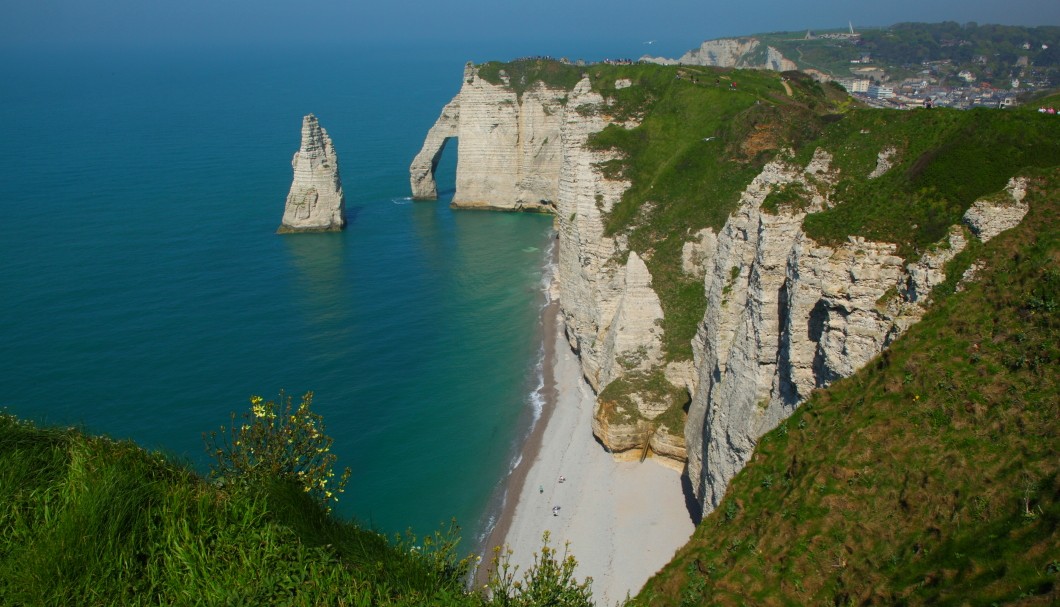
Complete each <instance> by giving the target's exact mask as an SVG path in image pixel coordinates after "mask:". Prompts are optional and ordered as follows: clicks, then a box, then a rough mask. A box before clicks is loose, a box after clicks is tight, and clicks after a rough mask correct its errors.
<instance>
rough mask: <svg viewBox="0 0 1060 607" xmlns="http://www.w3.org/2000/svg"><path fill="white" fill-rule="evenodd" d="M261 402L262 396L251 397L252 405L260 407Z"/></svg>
mask: <svg viewBox="0 0 1060 607" xmlns="http://www.w3.org/2000/svg"><path fill="white" fill-rule="evenodd" d="M261 401H262V398H261V397H260V396H251V397H250V402H251V404H254V405H260V404H261Z"/></svg>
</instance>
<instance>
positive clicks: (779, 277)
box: [685, 153, 1022, 512]
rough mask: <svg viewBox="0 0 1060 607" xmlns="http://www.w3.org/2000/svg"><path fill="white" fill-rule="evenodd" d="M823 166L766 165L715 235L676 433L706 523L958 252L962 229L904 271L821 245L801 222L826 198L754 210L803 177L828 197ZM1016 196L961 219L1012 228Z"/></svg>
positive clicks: (897, 323)
mask: <svg viewBox="0 0 1060 607" xmlns="http://www.w3.org/2000/svg"><path fill="white" fill-rule="evenodd" d="M887 155H888V156H889V154H887ZM827 160H828V158H827V155H824V154H821V153H818V154H816V155H815V157H814V160H813V161H812V162H811V163H810V164H809V165H808V166H807V167H806V169H805V170H804V172H801V173H800V172H799V171H797V170H795V169H793V168H792V167H790V166H788V165H786V164H784V162H783V161H775V162H773V163H770V164H769V165H767V166H766V167H765V168H764V169H763V171H762V173H761V174H760V175H759V176H758V177H757V178H756V179H755V180H754V181H753V182H752V184H751V185H750V186H749V187H748V188H747V190H746V191H745V192H744V194H743V197H742V199H741V205H740V208H739V209H738V210H737V211H736V212H735V213H734V214H733V215H732V216H730V218H729V220H728V222H727V223H726V225H725V227H724V228H723V229H722V231H721V232H720V233H719V234H718V237H717V249H716V251H715V253H714V255H713V259H714V267H713V270H712V271H709V270H708V273H707V276H706V280H705V288H706V293H707V300H708V303H707V310H706V313H705V315H704V319H703V323H702V325H701V326H700V328H699V332H698V334H697V336H696V340H695V342H694V343H693V346H694V347H693V350H694V352H695V363H696V371H697V378H698V381H699V385H698V388H697V390H696V391H695V392H694V395H693V399H692V404H691V406H690V408H689V414H688V421H687V424H686V427H685V438H686V442H687V449H688V472H689V478H690V480H691V482H692V485H693V488H694V490H695V491H696V495H697V497H698V498H699V499H700V500H701V503H702V504H703V507H704V510H705V511H706V512H709V511H710V510H712V509H713V508H714V507H716V506H717V504H718V503H719V502H720V500H721V498H722V497H723V496H724V494H725V490H726V488H727V486H728V483H729V481H730V480H731V479H732V477H733V476H734V475H735V474H736V473H737V472H739V471H740V470H741V469H742V468H743V466H744V465H745V464H746V462H747V461H748V459H749V458H750V456H751V454H752V453H753V451H754V448H755V446H756V444H757V442H758V439H759V438H760V437H761V436H762V435H763V434H765V433H766V432H768V431H769V430H772V429H773V428H775V427H776V426H777V425H778V424H780V423H781V422H782V421H783V420H784V419H786V418H787V417H788V416H790V415H791V413H792V412H793V411H794V410H795V408H796V407H797V406H798V404H799V403H800V402H802V401H803V400H804V399H806V398H807V397H808V396H809V395H810V393H811V392H812V391H813V390H814V389H816V388H820V387H824V386H827V385H828V384H830V383H831V382H833V381H835V380H837V379H840V378H843V377H847V376H849V375H851V374H853V373H854V372H855V371H857V370H858V369H860V368H861V367H862V366H864V365H865V364H866V363H867V362H869V361H870V360H871V359H872V358H873V357H875V356H876V355H878V354H879V353H880V352H881V351H882V350H883V349H884V348H886V347H887V346H888V345H889V344H890V343H891V342H892V341H893V340H894V339H895V338H897V337H898V336H899V335H900V334H901V333H903V332H904V331H905V330H907V329H908V328H909V327H910V326H912V325H913V324H914V323H916V322H917V321H919V320H920V318H921V317H922V316H923V314H924V313H925V312H926V310H927V306H928V304H929V303H930V294H931V291H932V289H934V288H935V287H936V286H937V285H939V284H940V283H941V282H943V281H944V280H946V275H945V266H946V264H947V263H948V262H949V261H950V260H952V259H953V258H954V257H955V256H956V255H957V254H958V253H959V252H960V251H962V250H963V249H964V248H965V246H966V245H967V235H968V232H967V231H966V230H965V229H964V228H962V227H961V226H953V227H952V228H951V229H950V231H949V233H948V234H947V236H946V238H944V239H943V240H942V241H941V242H939V243H938V244H936V245H935V246H934V247H932V249H931V250H929V251H928V252H927V253H925V254H924V255H922V256H921V258H920V259H919V260H918V261H916V262H915V263H909V264H906V263H905V261H904V260H903V259H902V258H900V257H898V256H896V255H895V254H894V253H895V249H896V247H895V245H893V244H889V243H878V242H871V241H867V240H865V239H864V238H859V237H850V238H849V239H848V241H847V242H846V243H844V244H843V245H840V246H837V247H828V246H823V245H819V244H817V243H815V242H814V241H813V240H811V239H810V238H808V237H807V236H806V235H805V233H804V232H803V230H802V220H803V218H804V217H805V215H806V212H807V211H809V212H812V211H814V210H819V209H821V208H822V207H823V205H826V204H828V201H827V198H828V196H827V195H828V192H824V193H823V195H820V196H815V197H814V200H813V201H812V203H811V204H810V205H809V207H808V208H806V209H803V210H799V211H793V210H791V209H781V211H780V213H779V214H777V215H769V214H765V213H763V212H762V211H761V203H762V201H763V200H764V199H765V197H766V196H767V195H768V192H769V191H770V189H771V188H775V187H778V186H781V185H784V184H786V183H791V182H792V181H801V182H803V184H804V186H806V187H809V186H810V181H809V180H808V179H807V176H809V175H813V176H814V180H813V181H814V182H815V183H817V184H824V185H825V187H826V188H827V187H828V186H829V184H830V183H832V182H834V178H833V177H834V176H833V175H831V173H830V171H829V170H828V169H827ZM1019 191H1020V188H1019V186H1018V184H1016V185H1012V184H1010V188H1009V190H1008V196H1007V197H1002V198H1003V200H1000V201H997V200H994V201H993V202H987V201H980V202H977V203H976V204H975V205H973V208H972V210H971V211H969V213H970V214H972V215H974V216H975V217H976V220H975V221H977V222H978V223H979V224H980V225H991V226H1002V225H1006V226H1008V227H1012V225H1015V224H1014V223H1013V217H1014V216H1015V214H1016V213H1015V212H1014V211H1013V210H1012V209H1013V208H1014V207H1016V206H1018V205H1019V204H1020V203H1018V202H1017V201H1016V200H1017V196H1018V192H1019ZM1020 218H1022V215H1020ZM966 221H969V220H968V219H967V216H966ZM1015 221H1016V223H1018V220H1015ZM987 232H989V231H987Z"/></svg>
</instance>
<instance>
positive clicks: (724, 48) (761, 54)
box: [641, 38, 799, 72]
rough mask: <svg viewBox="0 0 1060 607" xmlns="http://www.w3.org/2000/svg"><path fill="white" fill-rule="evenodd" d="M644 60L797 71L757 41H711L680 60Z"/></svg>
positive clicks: (792, 64) (653, 58)
mask: <svg viewBox="0 0 1060 607" xmlns="http://www.w3.org/2000/svg"><path fill="white" fill-rule="evenodd" d="M641 61H648V62H651V63H658V64H660V65H707V66H713V67H735V68H746V69H760V70H773V71H776V72H786V71H789V70H797V69H799V68H798V66H797V65H796V64H795V62H794V61H792V60H790V59H788V58H786V57H784V55H783V54H782V53H781V52H780V51H778V50H777V49H775V48H773V47H772V46H768V45H763V44H762V42H761V41H760V40H758V39H757V38H721V39H718V40H707V41H705V42H703V44H701V45H699V48H695V49H692V50H690V51H688V52H687V53H685V54H684V55H681V57H680V58H679V59H667V58H665V57H649V56H644V57H641Z"/></svg>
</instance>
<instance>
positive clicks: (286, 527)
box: [0, 414, 589, 606]
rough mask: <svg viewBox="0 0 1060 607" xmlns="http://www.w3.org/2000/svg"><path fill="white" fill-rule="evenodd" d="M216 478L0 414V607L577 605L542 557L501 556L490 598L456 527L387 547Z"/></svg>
mask: <svg viewBox="0 0 1060 607" xmlns="http://www.w3.org/2000/svg"><path fill="white" fill-rule="evenodd" d="M226 480H228V481H229V482H227V483H224V484H219V483H217V482H210V481H207V480H206V479H204V478H202V477H200V476H198V475H197V474H196V473H194V472H193V471H191V470H189V469H188V468H187V467H186V466H184V465H181V464H179V463H175V462H173V461H170V460H169V459H167V458H166V457H164V456H163V455H160V454H158V453H150V452H147V451H145V450H143V449H141V448H140V447H138V446H136V445H135V444H133V443H131V442H128V441H125V442H117V441H113V440H111V439H109V438H105V437H98V436H89V435H87V434H85V433H83V432H81V431H80V430H77V429H72V428H40V427H37V426H35V425H33V424H31V423H29V422H26V421H22V420H19V419H17V418H15V417H13V416H11V415H7V414H0V605H64V606H65V605H339V606H342V605H358V606H359V605H454V606H465V605H466V606H479V605H537V604H554V605H587V604H588V600H589V599H588V597H589V591H588V585H587V584H578V583H576V582H575V581H574V580H573V577H572V575H571V574H572V569H573V561H572V560H570V559H564V558H562V557H561V556H559V555H557V554H556V552H555V550H554V549H552V548H550V547H548V546H547V545H546V547H545V548H544V549H543V550H542V552H541V558H540V559H539V562H538V566H537V567H536V568H534V570H533V571H531V572H526V573H528V574H530V575H526V576H524V577H518V576H517V575H516V572H514V571H509V570H507V569H504V564H505V561H504V559H501V561H500V565H501V568H500V571H501V574H500V575H494V576H493V578H492V579H491V580H490V589H489V590H490V596H489V597H488V596H487V594H486V593H485V592H480V591H478V590H470V589H469V588H468V587H467V585H466V583H467V580H468V577H467V574H468V573H469V569H470V568H471V565H472V559H471V557H465V558H459V557H457V552H456V545H457V536H456V534H455V529H454V530H452V532H439V533H436V534H435V535H434V536H433V537H425V538H419V539H417V538H414V537H411V536H410V537H404V538H394V539H388V538H386V537H384V536H382V535H380V534H378V533H376V532H374V531H370V530H366V529H363V528H361V527H360V526H358V525H357V524H355V523H352V522H347V521H341V520H338V519H336V518H334V517H333V516H332V515H330V514H329V513H328V511H327V506H326V504H324V503H322V502H321V501H320V500H317V499H314V497H313V496H312V495H311V494H310V493H308V492H306V491H305V489H304V488H303V487H301V486H300V485H299V483H298V482H297V481H294V480H291V479H286V480H284V479H276V480H273V481H271V482H262V483H250V484H247V483H239V482H232V479H226ZM519 573H523V572H519Z"/></svg>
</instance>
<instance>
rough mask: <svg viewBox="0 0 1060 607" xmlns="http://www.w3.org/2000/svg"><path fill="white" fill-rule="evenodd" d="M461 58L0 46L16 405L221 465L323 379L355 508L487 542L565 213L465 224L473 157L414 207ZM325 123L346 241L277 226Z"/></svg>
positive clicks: (4, 362)
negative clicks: (269, 415) (248, 430)
mask: <svg viewBox="0 0 1060 607" xmlns="http://www.w3.org/2000/svg"><path fill="white" fill-rule="evenodd" d="M466 58H467V57H463V56H460V55H458V54H449V55H446V54H444V53H442V54H438V55H426V56H425V55H422V54H411V53H410V54H407V57H406V58H402V57H401V56H400V53H399V54H398V56H385V57H384V56H382V55H378V54H377V55H367V54H365V53H363V52H358V51H356V50H352V49H351V50H347V51H336V50H334V49H333V50H331V51H329V52H327V53H323V52H313V51H310V50H304V51H284V52H279V51H277V52H271V53H270V52H256V53H250V52H242V53H241V52H227V53H221V52H215V53H205V52H200V53H197V54H190V53H176V52H169V53H162V52H157V53H153V54H131V53H114V52H112V53H102V52H101V53H95V54H93V53H88V54H82V55H78V56H71V55H68V56H28V55H27V56H18V57H16V56H8V57H3V58H2V59H3V61H0V81H2V82H3V83H4V85H3V86H2V87H0V212H2V214H0V217H2V218H0V406H3V407H7V408H8V410H9V411H11V412H13V413H15V414H18V415H21V416H24V417H29V418H33V419H36V420H41V421H44V422H47V423H57V424H83V425H84V426H85V427H86V428H87V429H88V430H89V431H92V432H101V433H106V434H109V435H111V436H114V437H117V438H130V439H133V440H135V441H137V442H138V443H140V444H141V445H143V446H145V447H149V448H159V449H163V450H165V451H167V452H169V453H171V454H173V455H175V456H177V457H180V458H184V459H186V460H188V461H190V462H191V463H192V464H193V465H195V466H196V467H197V468H199V469H200V470H205V468H206V465H207V459H206V455H205V453H204V451H203V448H202V439H201V433H203V432H205V431H209V430H213V429H216V428H217V427H218V426H219V425H221V424H225V423H227V421H228V416H229V412H230V411H233V410H243V409H245V408H246V407H248V398H249V397H250V396H251V395H252V394H260V395H263V396H265V397H269V396H273V395H275V394H277V393H278V391H279V390H281V389H285V390H287V391H288V392H289V393H291V394H293V395H295V396H296V397H297V396H298V395H299V394H301V393H303V392H305V391H307V390H313V391H315V394H316V399H315V405H316V408H317V410H318V411H319V412H320V413H322V414H323V415H324V418H325V422H326V424H327V429H328V433H329V434H331V435H332V436H333V437H335V439H336V441H335V452H336V453H337V454H338V455H339V458H340V465H343V466H345V465H348V466H350V467H351V468H352V469H353V477H352V480H351V482H350V485H349V487H348V490H347V493H346V494H345V496H344V497H343V500H342V501H341V502H340V504H339V512H340V513H341V514H343V515H346V516H355V517H357V518H358V519H360V520H362V521H365V522H367V523H370V524H372V525H374V526H375V527H377V528H379V529H380V530H383V531H387V532H395V531H400V530H403V529H405V528H406V527H412V528H413V529H414V530H416V531H417V532H419V533H426V532H429V531H431V530H433V529H436V528H437V527H438V525H439V523H441V522H443V521H448V520H449V518H450V517H456V518H457V519H458V521H459V522H460V523H461V524H462V525H463V526H464V527H465V529H466V530H467V531H468V532H472V531H473V532H474V534H477V533H478V532H479V531H481V526H482V524H483V521H484V518H485V517H484V515H485V514H486V513H487V511H488V509H489V502H490V497H491V495H493V492H494V491H495V489H496V487H497V486H498V485H499V483H500V482H501V479H502V478H503V477H504V476H505V474H506V472H507V470H508V466H509V464H510V461H511V457H512V454H513V453H514V446H515V445H516V443H517V442H518V440H519V439H520V437H521V434H522V432H524V431H525V426H526V423H527V421H526V420H527V418H528V414H529V412H530V411H531V410H532V404H531V402H530V401H531V392H532V390H533V389H534V388H535V386H536V383H537V381H538V379H537V371H538V369H537V364H538V362H539V356H540V350H539V348H540V336H539V334H538V330H539V316H540V308H541V305H542V304H543V297H544V296H543V293H542V274H543V272H544V270H545V267H544V266H545V261H546V255H545V251H546V249H547V247H548V245H549V242H550V235H551V234H550V231H551V220H550V218H548V217H543V216H529V215H515V214H500V213H483V212H456V211H452V210H450V209H449V208H448V205H447V204H446V203H447V200H445V198H446V195H448V196H451V194H452V180H453V175H452V173H453V167H454V160H455V159H454V154H455V151H450V152H449V153H448V154H447V156H446V158H445V162H444V163H443V166H442V175H443V180H442V182H441V184H440V185H441V189H442V191H443V193H444V194H445V195H443V200H441V201H439V202H438V203H412V202H410V201H408V200H407V199H406V198H405V197H406V196H407V195H408V164H409V162H410V160H411V159H412V157H413V156H414V155H415V153H416V152H417V151H418V149H419V146H420V144H421V142H422V138H423V136H424V135H425V134H426V131H427V129H428V128H429V127H430V125H431V124H432V123H433V121H434V119H435V118H436V117H437V115H438V113H439V111H440V110H441V107H442V106H443V105H444V104H445V102H447V101H448V100H449V98H451V97H452V95H453V94H455V93H456V91H457V90H458V89H459V86H460V76H461V74H462V69H463V61H464V59H466ZM476 59H477V58H476ZM309 112H313V113H315V114H316V115H317V117H318V118H319V119H320V121H321V124H322V125H323V126H324V127H325V128H326V129H327V130H328V132H329V133H330V134H331V136H332V138H333V140H334V142H335V147H336V149H337V151H338V154H339V161H340V167H341V172H342V179H343V184H344V188H345V193H346V202H347V208H348V219H349V227H348V228H347V230H346V231H345V232H344V233H341V234H328V235H292V236H278V235H276V234H275V233H274V231H275V229H276V227H277V225H278V224H279V221H280V218H281V216H282V213H283V202H284V198H285V196H286V194H287V189H288V187H289V186H290V180H291V166H290V161H291V156H292V155H293V154H294V152H295V151H296V150H297V148H298V138H299V132H300V126H301V118H302V116H303V115H304V114H306V113H309ZM451 150H455V146H453V147H452V148H451ZM468 532H465V538H466V539H467V540H469V541H471V542H472V543H473V542H474V539H475V538H474V537H468V536H471V535H472V533H468Z"/></svg>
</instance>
